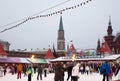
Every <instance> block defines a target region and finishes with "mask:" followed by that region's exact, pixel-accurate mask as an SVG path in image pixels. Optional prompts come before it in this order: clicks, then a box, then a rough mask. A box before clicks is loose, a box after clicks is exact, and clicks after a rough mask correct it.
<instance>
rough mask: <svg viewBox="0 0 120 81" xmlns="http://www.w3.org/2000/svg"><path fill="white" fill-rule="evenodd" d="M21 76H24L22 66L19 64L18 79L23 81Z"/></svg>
mask: <svg viewBox="0 0 120 81" xmlns="http://www.w3.org/2000/svg"><path fill="white" fill-rule="evenodd" d="M21 74H22V64H19V65H18V67H17V79H19V78H20V79H21Z"/></svg>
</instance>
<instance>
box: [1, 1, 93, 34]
mask: <svg viewBox="0 0 120 81" xmlns="http://www.w3.org/2000/svg"><path fill="white" fill-rule="evenodd" d="M90 1H92V0H87V1H85V2H82V3H80V4H77V5H74V6H71V7H67V8H64V9H62V10H58V11H56V12H52V13H49V14H44V15H37V16H32V17H28V18H26V19H24V20H23V21H22V22H20V23H18V24H16V25H14V26H12V27H9V28H6V29H4V30H2V31H0V33H3V32H5V31H7V30H10V29H13V28H16V27H18V26H20V25H22V24H24V23H26V22H27V21H30V20H33V19H37V18H44V17H49V16H53V15H56V14H62V13H63V12H65V11H68V10H71V9H75V8H78V7H80V6H83V5H86V4H87V3H89V2H90Z"/></svg>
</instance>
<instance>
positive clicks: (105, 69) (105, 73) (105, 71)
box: [100, 61, 110, 81]
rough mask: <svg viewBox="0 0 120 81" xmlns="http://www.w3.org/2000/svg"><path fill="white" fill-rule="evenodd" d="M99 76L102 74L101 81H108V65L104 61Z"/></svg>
mask: <svg viewBox="0 0 120 81" xmlns="http://www.w3.org/2000/svg"><path fill="white" fill-rule="evenodd" d="M100 74H103V80H102V81H105V78H106V79H107V81H109V74H110V65H109V63H108V62H107V61H105V62H104V63H103V65H102V66H101V67H100Z"/></svg>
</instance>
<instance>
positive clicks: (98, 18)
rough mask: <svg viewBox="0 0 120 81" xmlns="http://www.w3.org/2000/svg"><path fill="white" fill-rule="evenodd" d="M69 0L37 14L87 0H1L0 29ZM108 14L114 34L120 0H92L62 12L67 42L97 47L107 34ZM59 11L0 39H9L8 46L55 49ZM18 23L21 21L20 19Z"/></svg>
mask: <svg viewBox="0 0 120 81" xmlns="http://www.w3.org/2000/svg"><path fill="white" fill-rule="evenodd" d="M65 1H68V2H66V3H64V4H63V5H60V6H57V7H55V8H52V9H50V10H47V11H45V12H44V13H40V14H39V15H42V14H43V15H44V14H49V13H51V12H56V11H59V10H61V9H65V8H67V7H71V6H75V5H77V4H79V3H81V2H84V1H86V0H0V31H1V30H3V29H5V28H9V27H11V26H14V25H16V24H17V23H18V22H17V23H14V24H12V25H8V26H7V27H6V26H5V27H2V26H3V25H7V24H9V23H12V22H16V21H18V20H21V19H25V18H26V17H29V16H32V15H34V14H37V13H39V12H41V11H43V10H45V9H48V8H51V7H53V6H55V5H57V4H60V3H62V2H65ZM109 16H111V22H112V28H113V35H116V34H117V32H120V0H93V1H91V2H89V3H87V4H85V5H83V6H80V7H79V8H76V9H71V10H67V11H64V12H63V13H62V18H63V27H64V31H65V43H66V45H67V44H68V43H69V44H70V41H71V40H72V41H73V44H74V46H75V48H77V49H89V48H96V47H97V41H98V39H100V40H101V42H102V39H103V37H104V36H105V35H107V28H108V21H109ZM59 21H60V14H56V15H53V16H50V17H44V18H37V19H34V20H30V21H27V22H26V23H24V24H22V25H20V26H19V27H16V28H13V29H11V30H8V31H6V32H3V33H0V39H1V40H4V41H8V42H9V43H10V44H11V45H10V49H16V50H17V49H31V48H33V49H37V48H39V49H43V48H46V49H47V48H49V47H48V46H49V45H50V47H51V48H52V45H53V43H54V44H55V48H56V49H57V37H58V29H59ZM20 22H21V21H20Z"/></svg>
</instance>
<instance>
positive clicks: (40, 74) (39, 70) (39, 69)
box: [37, 65, 43, 80]
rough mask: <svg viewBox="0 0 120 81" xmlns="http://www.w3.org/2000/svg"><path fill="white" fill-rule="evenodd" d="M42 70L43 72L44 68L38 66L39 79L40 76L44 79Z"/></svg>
mask: <svg viewBox="0 0 120 81" xmlns="http://www.w3.org/2000/svg"><path fill="white" fill-rule="evenodd" d="M42 72H43V68H42V66H41V65H39V66H38V75H37V80H39V76H40V79H41V80H42Z"/></svg>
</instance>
